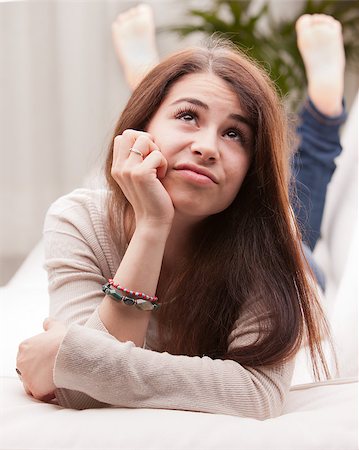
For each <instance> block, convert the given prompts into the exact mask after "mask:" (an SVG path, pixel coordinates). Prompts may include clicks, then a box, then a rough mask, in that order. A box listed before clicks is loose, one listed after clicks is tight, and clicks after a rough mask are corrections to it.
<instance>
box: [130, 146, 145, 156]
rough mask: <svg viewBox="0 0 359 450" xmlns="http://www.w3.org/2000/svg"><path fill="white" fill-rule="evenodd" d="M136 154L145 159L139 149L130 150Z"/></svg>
mask: <svg viewBox="0 0 359 450" xmlns="http://www.w3.org/2000/svg"><path fill="white" fill-rule="evenodd" d="M131 152H132V153H136V155H140V156H141V158H142V159H143V153H142V152H140V151H139V150H137V148H133V147H131V148H130V153H131Z"/></svg>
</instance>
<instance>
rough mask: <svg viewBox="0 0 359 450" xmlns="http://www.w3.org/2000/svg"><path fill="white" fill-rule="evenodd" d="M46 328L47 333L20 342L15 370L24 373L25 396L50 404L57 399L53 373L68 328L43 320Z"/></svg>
mask: <svg viewBox="0 0 359 450" xmlns="http://www.w3.org/2000/svg"><path fill="white" fill-rule="evenodd" d="M43 327H44V330H45V333H40V334H37V335H36V336H33V337H31V338H29V339H26V340H25V341H23V342H21V344H20V345H19V351H18V354H17V359H16V367H17V368H18V369H19V370H20V372H21V380H22V382H23V385H24V389H25V391H26V393H27V394H29V395H32V396H33V397H35V398H36V399H38V400H42V401H49V400H51V399H53V398H54V396H55V395H54V391H55V389H56V386H55V384H54V381H53V369H54V365H55V358H56V355H57V352H58V349H59V347H60V345H61V342H62V340H63V338H64V336H65V334H66V327H65V325H63V324H62V323H61V322H58V321H56V320H53V319H50V318H47V319H45V320H44V323H43Z"/></svg>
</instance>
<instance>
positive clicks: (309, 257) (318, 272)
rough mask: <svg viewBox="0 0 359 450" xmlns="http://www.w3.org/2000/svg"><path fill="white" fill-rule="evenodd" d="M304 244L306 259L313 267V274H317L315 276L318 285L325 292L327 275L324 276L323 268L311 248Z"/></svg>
mask: <svg viewBox="0 0 359 450" xmlns="http://www.w3.org/2000/svg"><path fill="white" fill-rule="evenodd" d="M302 245H303V253H304V256H305V259H306V260H307V262H308V264H309V266H310V268H311V269H312V271H313V274H314V276H315V278H316V280H317V283H318V285H319V286H320V288H321V289H322V291H323V292H325V276H324V273H323V271H322V269H321V268H320V267H319V266H318V264H317V263H316V261H315V259H314V256H313V253H312V251H311V249H310V248H309V247H308V246H307V245H306V244H304V243H303V244H302Z"/></svg>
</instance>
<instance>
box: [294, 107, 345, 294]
mask: <svg viewBox="0 0 359 450" xmlns="http://www.w3.org/2000/svg"><path fill="white" fill-rule="evenodd" d="M299 117H300V124H299V126H298V128H297V133H298V136H299V138H300V144H299V148H298V151H297V152H296V153H295V154H294V156H293V162H292V166H293V173H294V176H295V187H296V194H297V198H296V200H295V201H293V202H292V206H293V210H294V213H295V215H296V218H297V221H298V225H299V227H300V229H301V232H302V236H303V247H304V253H305V255H306V257H307V259H308V262H309V264H310V266H311V268H312V270H313V272H314V274H315V275H316V277H317V280H318V283H319V285H320V286H321V287H322V288H323V289H324V276H323V274H322V272H321V270H320V269H319V267H318V265H317V264H316V263H315V261H314V259H313V256H312V254H311V251H312V250H314V247H315V244H316V243H317V241H318V239H319V237H320V227H321V223H322V218H323V211H324V204H325V197H326V193H327V187H328V184H329V182H330V180H331V178H332V175H333V173H334V170H335V168H336V165H335V162H334V159H335V158H336V157H337V156H339V154H340V153H341V151H342V147H341V144H340V136H339V129H340V126H341V125H342V124H343V123H344V122H345V120H346V117H347V114H346V112H345V107H344V102H343V112H342V114H340V115H339V116H337V117H328V116H326V115H324V114H322V113H321V112H320V111H318V110H317V108H316V107H315V106H314V104H313V103H312V101H311V100H310V99H309V98H308V99H307V101H306V102H305V104H304V106H303V109H302V110H301V112H300V114H299Z"/></svg>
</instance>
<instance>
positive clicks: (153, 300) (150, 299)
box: [108, 278, 158, 302]
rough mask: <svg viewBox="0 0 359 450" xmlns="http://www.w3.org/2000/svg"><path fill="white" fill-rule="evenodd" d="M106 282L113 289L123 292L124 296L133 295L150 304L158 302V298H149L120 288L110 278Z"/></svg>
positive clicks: (140, 293) (141, 293)
mask: <svg viewBox="0 0 359 450" xmlns="http://www.w3.org/2000/svg"><path fill="white" fill-rule="evenodd" d="M108 282H109V284H110V285H111V286H113V287H114V288H115V289H118V290H119V291H123V292H125V293H126V294H130V295H134V296H135V297H137V298H142V299H143V300H148V301H150V302H157V301H158V297H151V296H150V295H147V294H144V293H143V292H138V291H131V290H130V289H126V288H124V287H122V286H120V285H119V284H118V283H115V282H114V281H113V279H112V278H109V279H108Z"/></svg>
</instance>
